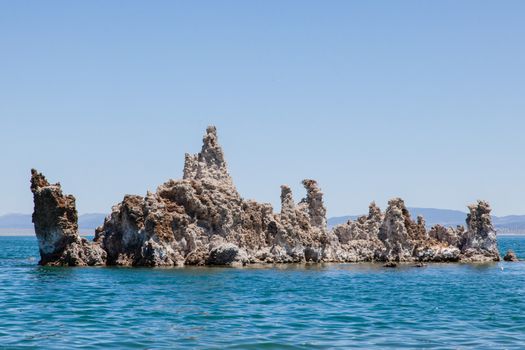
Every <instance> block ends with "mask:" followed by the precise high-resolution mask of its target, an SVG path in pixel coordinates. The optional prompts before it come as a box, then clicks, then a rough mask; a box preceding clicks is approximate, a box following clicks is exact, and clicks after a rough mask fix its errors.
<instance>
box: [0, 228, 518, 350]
mask: <svg viewBox="0 0 525 350" xmlns="http://www.w3.org/2000/svg"><path fill="white" fill-rule="evenodd" d="M499 240H500V247H501V250H506V249H507V248H513V249H514V250H515V251H516V252H517V253H518V256H520V257H521V258H525V237H518V236H507V237H500V238H499ZM37 258H38V250H37V247H36V240H35V239H34V238H32V237H31V238H30V237H0V348H17V347H24V346H25V347H30V348H31V347H39V348H46V349H50V348H64V347H83V348H87V349H89V348H93V349H94V348H103V349H107V348H137V349H146V348H174V347H176V348H217V349H219V348H221V349H222V348H230V349H274V348H275V349H310V348H348V347H361V348H367V349H370V348H378V349H384V348H433V349H450V348H456V349H466V348H475V349H482V348H496V349H517V348H525V263H521V262H520V263H497V264H489V265H460V264H450V265H447V264H443V265H441V264H440V265H429V266H427V267H423V268H415V267H403V268H400V269H385V268H381V267H379V266H373V265H347V264H344V265H310V266H281V267H273V268H243V269H234V268H179V269H145V268H49V267H40V266H37Z"/></svg>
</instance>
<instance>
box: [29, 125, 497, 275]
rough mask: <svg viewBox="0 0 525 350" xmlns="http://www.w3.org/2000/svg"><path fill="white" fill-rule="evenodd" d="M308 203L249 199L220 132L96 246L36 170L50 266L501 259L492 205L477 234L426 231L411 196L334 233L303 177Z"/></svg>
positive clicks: (111, 218)
mask: <svg viewBox="0 0 525 350" xmlns="http://www.w3.org/2000/svg"><path fill="white" fill-rule="evenodd" d="M302 183H303V186H304V187H305V190H306V197H305V198H304V199H302V200H301V201H299V203H297V204H296V203H295V201H294V199H293V194H292V191H291V189H290V187H288V186H286V185H283V186H281V210H280V213H274V211H273V208H272V206H271V205H270V204H266V203H258V202H255V201H252V200H245V199H243V198H242V197H241V196H240V195H239V193H238V191H237V189H236V188H235V185H234V183H233V180H232V179H231V177H230V175H229V173H228V169H227V165H226V161H225V157H224V153H223V151H222V148H221V147H220V145H219V142H218V137H217V131H216V129H215V127H209V128H208V129H207V131H206V135H205V136H204V138H203V146H202V149H201V152H200V153H198V154H196V155H188V154H186V158H185V164H184V171H183V179H182V180H169V181H167V182H166V183H164V184H162V185H160V186H159V187H158V188H157V190H156V191H155V193H152V192H148V193H147V194H146V196H145V197H141V196H135V195H127V196H125V197H124V199H123V200H122V202H120V203H118V204H116V205H115V206H114V207H113V208H112V211H111V213H110V214H109V215H108V216H107V217H106V219H105V221H104V224H103V225H102V226H101V227H99V228H98V229H97V230H96V234H95V239H94V241H93V242H87V241H86V240H85V239H82V238H80V237H79V235H78V225H77V212H76V208H75V198H74V197H73V196H65V195H63V194H62V190H61V187H60V184H56V185H50V184H49V183H48V182H47V181H46V179H45V178H44V177H43V176H42V175H41V174H39V173H38V172H37V171H35V170H33V171H32V178H31V190H32V191H33V194H34V202H35V211H34V214H33V222H34V223H35V231H36V234H37V237H38V241H39V247H40V254H41V257H42V260H41V261H40V263H41V264H47V265H124V266H175V265H245V264H250V263H291V262H308V261H311V262H322V261H325V262H359V261H383V262H385V261H387V262H394V261H396V262H412V261H421V262H423V261H459V260H465V261H487V260H498V259H499V255H498V254H497V246H496V241H495V233H494V230H493V228H492V224H491V222H490V215H489V213H490V208H489V207H488V204H487V203H486V202H478V204H477V205H474V206H471V207H470V209H471V214H470V215H469V218H468V221H467V227H468V230H466V231H465V230H464V229H462V228H461V229H460V228H458V229H450V228H444V227H441V226H436V227H434V228H432V229H431V230H430V231H429V232H427V231H426V230H425V223H424V219H423V218H422V217H418V218H417V221H413V220H412V219H411V217H410V214H409V212H408V210H407V209H406V207H405V204H404V202H403V200H401V199H399V198H395V199H392V200H391V201H390V202H389V205H388V208H387V210H386V212H385V213H384V214H383V213H382V212H381V210H380V209H379V207H377V206H376V204H375V203H372V204H371V205H370V207H369V214H368V216H363V217H360V218H359V219H357V220H356V221H349V222H348V223H346V224H344V225H340V226H338V227H336V228H334V230H332V231H329V230H328V229H327V226H326V208H325V206H324V202H323V193H322V191H321V189H320V188H319V186H318V184H317V182H316V181H314V180H304V181H303V182H302Z"/></svg>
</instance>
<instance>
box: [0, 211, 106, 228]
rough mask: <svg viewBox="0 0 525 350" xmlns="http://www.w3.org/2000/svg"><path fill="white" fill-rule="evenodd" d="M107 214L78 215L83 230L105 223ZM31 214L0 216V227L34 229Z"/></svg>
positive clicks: (79, 224)
mask: <svg viewBox="0 0 525 350" xmlns="http://www.w3.org/2000/svg"><path fill="white" fill-rule="evenodd" d="M105 216H106V215H105V214H99V213H94V214H83V215H80V216H79V217H78V226H79V228H80V229H81V230H94V229H95V228H97V227H98V226H100V225H102V224H103V223H104V218H105ZM33 228H34V226H33V223H32V222H31V214H6V215H2V216H0V229H26V230H30V229H33Z"/></svg>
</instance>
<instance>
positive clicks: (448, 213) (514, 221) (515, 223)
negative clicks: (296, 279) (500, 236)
mask: <svg viewBox="0 0 525 350" xmlns="http://www.w3.org/2000/svg"><path fill="white" fill-rule="evenodd" d="M408 210H409V211H410V215H411V216H412V217H413V218H414V219H415V218H416V217H417V216H418V215H422V216H423V217H424V218H425V221H426V224H427V226H428V227H431V226H434V225H436V224H441V225H444V226H452V227H455V226H457V225H465V220H466V218H467V213H465V212H462V211H459V210H449V209H433V208H408ZM357 217H358V215H348V216H339V217H333V218H329V219H328V226H329V227H333V226H336V225H339V224H343V223H345V222H347V221H348V220H349V219H351V220H355V219H356V218H357ZM492 220H493V222H494V226H495V227H496V229H497V230H498V231H500V232H502V233H504V232H514V233H523V232H525V215H510V216H501V217H498V216H493V217H492Z"/></svg>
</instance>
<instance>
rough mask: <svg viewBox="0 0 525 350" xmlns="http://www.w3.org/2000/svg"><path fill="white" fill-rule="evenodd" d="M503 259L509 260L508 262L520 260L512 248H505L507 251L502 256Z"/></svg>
mask: <svg viewBox="0 0 525 350" xmlns="http://www.w3.org/2000/svg"><path fill="white" fill-rule="evenodd" d="M503 260H505V261H510V262H517V261H520V260H519V259H518V256H517V255H516V253H515V252H514V251H513V250H510V249H509V250H507V253H506V254H505V256H504V257H503Z"/></svg>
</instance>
